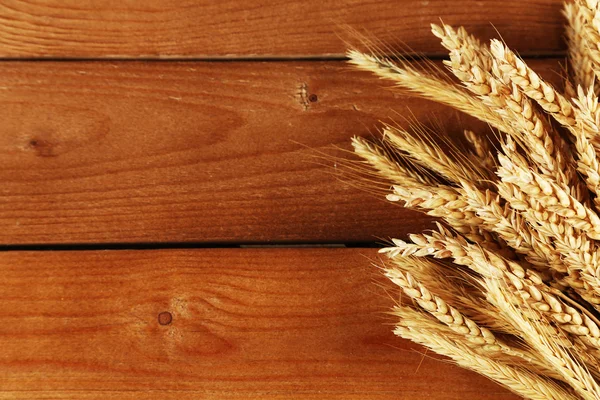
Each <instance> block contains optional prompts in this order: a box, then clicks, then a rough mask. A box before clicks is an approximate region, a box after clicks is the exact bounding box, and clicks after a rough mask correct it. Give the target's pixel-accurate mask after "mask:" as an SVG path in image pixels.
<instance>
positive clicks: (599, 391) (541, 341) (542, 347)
mask: <svg viewBox="0 0 600 400" xmlns="http://www.w3.org/2000/svg"><path fill="white" fill-rule="evenodd" d="M486 286H487V287H488V288H489V289H490V291H489V296H488V297H489V298H490V300H491V301H492V302H493V303H494V304H495V305H497V306H498V308H499V309H500V310H502V312H503V314H504V315H505V317H506V318H508V319H510V320H512V321H513V323H514V324H515V327H517V328H518V329H519V330H520V331H521V332H522V334H523V336H524V337H525V339H526V341H527V343H528V344H529V345H530V346H532V347H533V348H534V349H535V350H536V351H537V352H538V353H539V354H540V355H542V356H543V357H544V358H545V359H546V360H547V361H548V363H550V364H551V365H552V366H553V367H554V369H555V370H556V371H557V372H558V373H559V374H561V375H562V377H563V379H564V380H565V382H568V383H569V384H570V385H571V387H572V388H573V389H574V390H575V391H576V392H577V393H578V394H579V395H580V396H581V397H582V398H584V399H589V400H597V399H599V398H600V387H598V384H597V383H596V381H595V379H594V377H593V376H592V375H591V374H590V373H589V371H588V370H587V369H586V368H585V367H583V366H582V365H581V364H580V363H579V362H578V361H577V360H576V359H574V358H573V357H572V354H570V353H569V352H567V351H566V349H564V348H563V347H562V346H560V345H558V344H557V343H556V342H555V341H554V339H553V338H549V337H548V336H547V335H546V332H545V330H544V329H540V327H541V325H540V323H539V320H532V319H529V318H526V317H525V316H524V315H525V314H526V313H524V311H533V310H523V309H522V307H521V308H517V307H516V306H515V305H514V304H513V302H512V296H511V295H510V294H509V292H508V290H507V289H505V288H503V287H502V285H501V282H500V281H498V280H493V279H487V283H486ZM533 312H536V311H533ZM540 318H541V319H543V318H544V316H543V315H541V314H540Z"/></svg>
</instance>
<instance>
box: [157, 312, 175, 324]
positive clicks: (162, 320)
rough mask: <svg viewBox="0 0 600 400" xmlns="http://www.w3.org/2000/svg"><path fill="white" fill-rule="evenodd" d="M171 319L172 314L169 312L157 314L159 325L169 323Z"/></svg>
mask: <svg viewBox="0 0 600 400" xmlns="http://www.w3.org/2000/svg"><path fill="white" fill-rule="evenodd" d="M172 321H173V316H172V315H171V313H170V312H167V311H165V312H161V313H160V314H158V323H159V324H161V325H169V324H170V323H171V322H172Z"/></svg>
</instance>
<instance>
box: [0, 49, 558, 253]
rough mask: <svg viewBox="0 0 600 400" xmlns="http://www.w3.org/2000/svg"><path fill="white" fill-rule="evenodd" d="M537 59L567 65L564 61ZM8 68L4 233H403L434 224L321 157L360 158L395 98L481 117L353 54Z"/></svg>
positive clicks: (255, 239)
mask: <svg viewBox="0 0 600 400" xmlns="http://www.w3.org/2000/svg"><path fill="white" fill-rule="evenodd" d="M532 65H534V67H535V68H536V69H537V70H538V71H541V72H542V73H543V75H545V76H550V77H554V78H556V76H557V75H556V74H554V73H553V72H552V71H553V70H558V69H559V67H558V64H557V62H556V61H555V60H554V61H553V60H548V61H535V62H533V64H532ZM0 76H2V84H1V86H0V107H1V108H2V112H1V113H0V130H1V132H0V182H2V185H0V243H2V244H36V243H45V244H49V243H113V242H114V243H122V242H204V243H220V242H223V243H260V242H277V243H289V242H356V241H369V242H372V241H377V240H378V239H380V238H388V237H390V236H395V237H403V236H404V235H406V234H407V233H410V232H416V231H417V232H418V231H421V230H423V229H424V228H426V227H430V226H431V225H430V223H429V222H428V221H427V220H426V219H424V218H423V217H422V215H421V214H418V213H416V212H409V211H406V210H404V209H402V208H401V207H399V206H395V205H392V204H389V203H386V202H385V201H384V200H383V199H382V198H378V197H375V196H374V195H370V194H367V193H365V192H363V191H361V190H358V189H356V188H354V187H352V186H350V185H349V184H347V183H345V182H344V181H343V180H344V177H345V176H347V175H339V174H338V173H336V171H337V170H341V168H336V167H335V163H334V162H333V161H322V160H318V159H315V157H314V156H315V155H316V154H317V152H319V151H326V152H327V153H328V154H329V155H331V156H337V157H342V158H348V157H350V155H349V154H346V153H345V152H343V151H342V150H335V149H334V146H339V147H340V148H343V149H349V148H350V146H349V143H350V138H351V137H352V136H353V135H368V132H369V131H375V128H376V126H377V121H378V119H385V118H389V117H390V116H396V114H394V111H397V112H398V113H400V114H404V115H408V114H409V112H412V113H413V114H414V116H415V117H416V118H418V119H419V120H422V121H426V120H427V119H432V118H437V119H439V120H440V121H441V122H442V123H443V124H445V125H447V126H448V130H447V134H448V135H452V134H454V133H456V132H458V131H459V130H458V129H456V126H455V125H457V122H460V121H463V122H464V121H467V120H465V119H464V118H462V119H461V118H459V116H458V114H455V113H453V112H450V113H448V112H447V111H448V110H447V109H444V108H441V107H439V106H437V105H434V104H433V103H430V102H427V101H422V100H419V99H416V98H412V97H408V96H406V95H400V94H398V93H393V92H392V91H390V90H386V89H385V87H386V86H387V87H389V85H388V84H387V83H384V82H382V81H378V80H377V79H376V78H374V77H372V76H371V75H370V74H368V73H358V72H354V71H351V70H350V68H349V67H347V66H346V65H345V64H344V63H341V62H286V63H281V62H278V63H138V62H136V63H129V62H128V63H20V62H14V63H11V62H5V63H2V64H0ZM312 95H314V96H316V101H314V102H312V101H311V100H310V99H311V96H312ZM313 100H314V98H313ZM396 119H398V120H401V118H399V117H397V116H396ZM483 129H487V128H485V127H484V128H483ZM323 163H325V164H326V165H323Z"/></svg>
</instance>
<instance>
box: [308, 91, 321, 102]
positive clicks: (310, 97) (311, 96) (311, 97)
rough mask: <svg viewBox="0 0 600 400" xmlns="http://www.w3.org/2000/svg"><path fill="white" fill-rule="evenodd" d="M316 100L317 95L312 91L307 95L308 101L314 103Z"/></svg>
mask: <svg viewBox="0 0 600 400" xmlns="http://www.w3.org/2000/svg"><path fill="white" fill-rule="evenodd" d="M318 100H319V97H318V96H317V95H316V94H314V93H313V94H311V95H310V96H308V101H310V102H311V103H316V102H317V101H318Z"/></svg>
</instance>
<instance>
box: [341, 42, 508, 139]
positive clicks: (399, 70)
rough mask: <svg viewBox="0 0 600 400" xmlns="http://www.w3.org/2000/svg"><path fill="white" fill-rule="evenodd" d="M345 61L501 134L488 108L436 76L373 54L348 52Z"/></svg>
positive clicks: (498, 121)
mask: <svg viewBox="0 0 600 400" xmlns="http://www.w3.org/2000/svg"><path fill="white" fill-rule="evenodd" d="M346 55H347V57H348V58H349V62H350V63H351V64H353V65H355V66H356V67H357V68H359V69H361V70H364V71H369V72H372V73H374V74H375V75H377V76H378V77H380V78H382V79H387V80H389V81H392V82H394V83H395V84H396V85H398V86H399V87H402V88H404V89H408V90H410V91H412V92H413V93H416V94H418V95H420V96H422V97H424V98H427V99H431V100H435V101H436V102H438V103H442V104H446V105H448V106H450V107H453V108H455V109H457V110H459V111H462V112H464V113H466V114H469V115H472V116H473V117H475V118H477V119H479V120H481V121H484V122H486V123H488V124H490V125H491V126H493V127H495V128H497V129H500V130H502V131H504V130H505V129H508V128H507V126H506V123H505V122H504V121H503V120H502V118H499V117H498V116H496V115H495V114H494V113H492V112H490V109H489V107H487V106H486V105H484V104H482V103H481V102H480V101H478V100H477V99H476V98H475V97H473V96H472V95H471V94H469V93H467V92H465V91H464V90H462V89H460V88H457V87H456V86H454V85H452V84H451V83H448V82H446V81H444V80H442V79H439V78H438V77H435V76H431V75H428V74H426V73H423V72H421V71H418V70H417V69H415V68H413V67H411V66H410V65H408V64H407V63H400V64H397V63H396V62H394V61H392V60H390V59H387V58H384V57H377V56H375V55H370V54H365V53H361V52H359V51H357V50H349V51H348V52H347V53H346Z"/></svg>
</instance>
